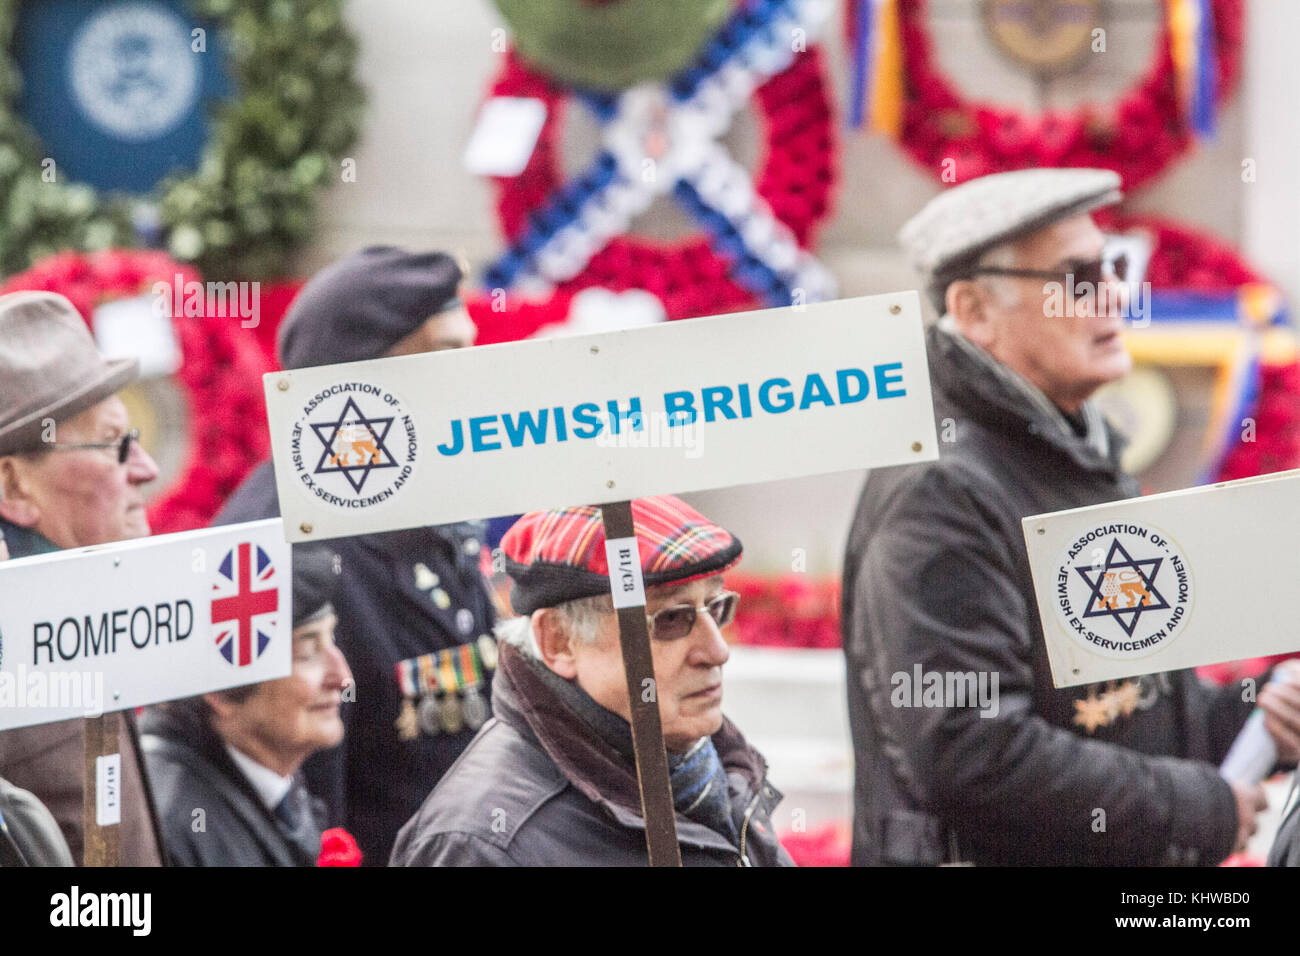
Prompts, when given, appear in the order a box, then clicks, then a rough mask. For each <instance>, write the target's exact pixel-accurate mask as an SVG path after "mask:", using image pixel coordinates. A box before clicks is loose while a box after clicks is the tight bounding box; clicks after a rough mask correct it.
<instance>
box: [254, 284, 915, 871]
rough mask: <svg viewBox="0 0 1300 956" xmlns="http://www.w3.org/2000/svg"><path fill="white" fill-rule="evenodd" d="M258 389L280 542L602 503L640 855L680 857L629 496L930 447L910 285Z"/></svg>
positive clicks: (338, 371) (336, 369) (391, 362)
mask: <svg viewBox="0 0 1300 956" xmlns="http://www.w3.org/2000/svg"><path fill="white" fill-rule="evenodd" d="M264 382H265V386H266V399H267V411H268V415H269V418H270V425H271V449H272V453H273V456H274V460H275V479H276V485H277V488H278V491H279V497H280V512H281V514H282V515H283V516H284V522H285V525H284V530H285V533H286V534H287V535H288V536H289V538H290V540H293V541H302V540H307V539H311V538H332V537H340V536H344V535H355V534H363V533H370V532H378V531H391V530H396V529H399V528H409V527H419V526H422V525H432V524H441V523H446V522H451V521H458V520H463V519H467V518H485V517H491V516H494V515H508V514H517V513H520V512H525V511H536V510H544V509H548V508H565V507H570V506H572V505H575V504H588V505H600V506H601V520H602V523H603V525H604V531H605V536H606V542H607V544H608V545H609V546H610V547H611V548H613V549H614V550H613V551H611V552H610V567H611V568H615V569H617V570H616V572H615V574H614V575H613V577H611V580H610V587H611V592H612V593H613V596H614V604H615V608H616V610H617V613H618V618H619V643H620V646H621V650H622V655H623V670H624V677H625V679H626V681H627V688H628V700H629V702H630V703H631V708H632V714H631V721H630V722H631V725H632V743H633V747H634V749H635V753H636V767H637V780H638V785H639V787H640V794H641V804H642V808H643V810H644V818H645V832H646V847H647V850H648V859H649V863H650V865H651V866H678V865H680V864H681V854H680V848H679V847H678V845H677V831H676V823H675V811H674V808H673V797H672V791H671V788H670V785H669V779H668V762H667V755H666V753H665V750H664V742H663V732H662V726H661V724H660V719H659V705H658V702H657V701H656V699H655V696H654V695H653V694H651V695H649V696H648V697H647V696H646V695H645V694H644V693H643V688H645V687H647V686H652V685H653V683H654V665H653V660H652V655H651V651H650V638H649V634H648V628H647V621H646V616H645V600H646V598H645V589H644V587H643V586H642V583H641V581H640V576H639V571H640V567H639V565H637V563H636V561H635V560H634V559H633V558H632V556H633V555H636V554H637V547H636V538H635V533H636V530H635V527H634V524H633V519H632V507H631V500H632V499H633V498H641V497H648V496H652V495H661V494H676V493H681V492H689V491H698V490H702V489H705V488H719V487H724V486H727V485H739V484H747V483H751V482H759V481H772V480H775V479H778V478H794V477H798V476H800V475H812V474H818V473H821V472H832V471H844V470H848V469H864V468H873V467H877V466H884V465H898V464H903V463H908V462H920V461H927V460H930V459H933V458H935V457H937V454H938V444H937V441H936V435H935V429H934V409H933V407H932V405H931V401H930V380H929V371H928V367H927V364H926V355H925V340H924V335H923V332H922V328H921V314H920V303H919V301H918V298H917V295H916V293H915V292H906V293H899V294H895V295H882V296H873V297H871V298H863V299H847V300H842V301H838V302H828V303H821V304H818V305H808V306H794V307H790V308H784V309H769V310H766V311H762V312H747V313H741V314H738V315H728V316H721V317H718V318H711V319H693V320H690V321H686V322H671V323H667V324H664V325H658V326H651V327H649V328H641V329H633V330H627V331H620V332H608V333H605V334H603V335H587V336H579V337H572V338H553V339H543V340H535V341H529V342H516V343H511V344H508V345H492V346H486V347H483V348H477V349H465V350H460V351H448V352H437V353H432V354H424V355H411V356H401V357H394V358H386V359H378V360H375V361H370V362H354V363H350V364H347V365H334V366H325V367H320V368H305V369H296V370H293V371H287V372H275V373H272V374H270V375H267V376H266V377H265V378H264ZM620 549H621V550H620ZM404 686H412V687H413V686H414V685H413V683H412V684H410V685H404ZM423 716H424V718H425V719H426V720H429V721H431V720H432V719H433V716H434V715H433V714H426V715H423ZM404 717H405V718H406V719H405V726H406V727H407V728H408V732H409V730H410V728H413V727H414V725H415V724H416V723H417V722H418V721H419V720H420V718H421V715H418V714H407V715H404Z"/></svg>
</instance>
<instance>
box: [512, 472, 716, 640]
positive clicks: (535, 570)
mask: <svg viewBox="0 0 1300 956" xmlns="http://www.w3.org/2000/svg"><path fill="white" fill-rule="evenodd" d="M632 526H633V529H634V530H635V532H636V540H637V547H638V549H639V550H640V553H641V575H642V578H643V579H644V581H645V586H646V587H648V588H649V587H655V586H656V585H661V584H681V583H685V582H687V581H692V580H695V579H696V578H703V577H708V576H709V575H713V574H721V573H722V572H724V571H726V570H727V569H728V568H731V567H733V566H734V565H735V564H736V563H737V562H738V561H739V560H740V554H741V551H742V546H741V544H740V540H739V539H738V538H736V536H735V535H733V534H732V533H731V532H730V531H727V530H726V529H725V528H722V527H719V526H718V525H716V524H714V523H713V522H712V521H710V520H709V519H708V518H706V517H704V516H703V515H702V514H700V513H699V512H698V511H696V510H695V509H694V508H692V507H691V506H690V505H688V504H687V503H686V502H684V501H682V500H681V499H680V498H674V497H672V496H671V495H660V496H657V497H653V498H637V499H634V500H633V501H632ZM501 549H502V551H503V552H504V553H505V558H506V571H507V573H509V575H510V577H512V578H513V579H514V586H513V587H512V588H511V591H510V604H511V606H512V607H513V608H514V610H515V613H516V614H531V613H533V611H535V610H537V609H538V608H543V607H554V606H555V605H557V604H563V603H564V602H565V601H574V600H577V599H578V598H585V597H595V596H596V595H598V594H608V593H609V590H610V588H609V563H608V561H607V560H606V558H605V523H604V521H603V519H602V518H601V512H600V508H598V507H595V506H592V505H584V506H582V507H577V508H560V509H555V510H551V511H534V512H532V513H530V514H526V515H524V516H523V517H522V518H520V519H519V520H518V521H516V522H515V523H514V524H513V525H511V527H510V530H509V531H507V532H506V534H505V537H503V538H502V539H501Z"/></svg>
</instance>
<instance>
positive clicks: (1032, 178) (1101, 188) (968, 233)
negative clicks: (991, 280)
mask: <svg viewBox="0 0 1300 956" xmlns="http://www.w3.org/2000/svg"><path fill="white" fill-rule="evenodd" d="M1122 196H1123V194H1122V193H1121V192H1120V178H1119V175H1118V174H1117V173H1114V172H1112V171H1110V170H1109V169H1021V170H1017V171H1015V172H1010V173H994V174H993V175H992V176H981V177H980V178H979V179H972V180H971V181H970V182H968V183H962V184H961V185H960V186H954V187H953V188H952V189H949V190H947V191H946V192H943V193H940V194H939V195H938V196H935V197H934V198H933V199H931V200H930V201H929V202H928V203H926V204H925V207H924V208H923V209H922V210H921V211H920V212H918V213H917V214H916V215H915V216H913V217H912V218H911V219H909V220H908V221H907V222H906V223H905V224H904V225H903V228H902V229H901V230H899V233H898V241H899V242H900V243H901V244H902V246H903V250H904V251H905V252H906V253H907V257H908V260H909V261H910V262H911V264H912V267H913V268H914V269H916V271H917V272H919V273H920V274H921V277H922V279H923V280H924V282H925V284H926V287H927V291H928V293H929V295H930V299H931V301H932V302H934V303H935V306H936V308H938V310H939V311H940V312H942V311H943V295H944V292H945V290H946V289H947V288H948V284H949V283H950V282H952V281H953V280H955V279H958V278H961V277H962V275H963V274H964V272H965V270H966V269H968V268H970V266H972V265H973V264H974V263H975V261H976V260H977V259H978V258H979V257H980V256H981V255H983V254H984V253H985V252H987V251H988V250H990V249H992V248H993V247H994V246H999V245H1001V244H1002V243H1004V242H1009V241H1011V240H1013V239H1018V238H1020V237H1021V236H1027V235H1029V234H1030V233H1032V232H1037V231H1038V230H1039V229H1042V228H1044V227H1045V226H1050V225H1051V224H1052V223H1054V222H1058V221H1060V220H1062V219H1068V218H1070V217H1071V216H1077V215H1080V214H1081V213H1086V212H1090V211H1092V210H1093V209H1098V208H1100V207H1102V206H1109V205H1111V204H1112V203H1116V202H1119V200H1120V199H1121V198H1122Z"/></svg>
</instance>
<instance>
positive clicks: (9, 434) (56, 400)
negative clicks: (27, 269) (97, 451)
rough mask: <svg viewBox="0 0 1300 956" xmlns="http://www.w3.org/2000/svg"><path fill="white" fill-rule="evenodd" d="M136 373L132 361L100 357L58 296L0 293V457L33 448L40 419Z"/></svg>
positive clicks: (68, 410)
mask: <svg viewBox="0 0 1300 956" xmlns="http://www.w3.org/2000/svg"><path fill="white" fill-rule="evenodd" d="M139 374H140V363H139V362H138V361H136V360H135V359H116V360H114V361H111V362H110V361H105V359H104V357H103V356H102V355H100V354H99V349H97V348H96V347H95V340H94V339H93V338H92V337H91V334H90V330H89V329H88V328H86V323H85V322H84V321H83V320H82V318H81V313H79V312H78V311H77V309H76V307H75V306H74V305H73V304H72V303H71V302H69V301H68V300H67V299H65V298H64V297H63V296H61V295H58V294H57V293H54V292H13V293H11V294H9V295H4V296H0V455H12V454H14V453H15V452H23V451H32V450H34V449H36V448H37V447H39V445H40V441H41V431H42V427H43V426H42V423H43V422H44V420H45V419H47V418H50V419H53V420H54V421H56V422H61V421H64V420H66V419H68V418H71V417H72V416H73V415H75V414H76V413H77V412H80V411H82V410H83V409H87V408H90V407H91V406H92V405H96V404H98V403H99V402H101V401H103V400H104V399H106V398H108V396H110V395H112V394H113V393H114V392H116V391H118V390H120V389H121V388H122V387H123V386H125V385H128V384H130V383H131V382H133V381H135V380H136V378H138V377H139Z"/></svg>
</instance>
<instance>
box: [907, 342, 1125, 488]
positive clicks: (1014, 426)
mask: <svg viewBox="0 0 1300 956" xmlns="http://www.w3.org/2000/svg"><path fill="white" fill-rule="evenodd" d="M972 347H977V346H972ZM926 350H927V352H928V354H929V363H930V380H931V382H932V383H933V384H934V386H935V388H936V389H937V390H938V391H940V392H942V393H943V395H945V396H947V397H948V398H949V399H950V400H951V401H952V402H953V403H955V404H956V405H957V406H958V407H959V408H961V409H962V410H963V411H964V412H967V413H969V414H970V415H971V416H973V417H974V418H976V419H977V420H979V421H980V422H981V423H983V424H984V425H985V426H987V427H989V428H991V429H993V430H994V431H997V432H1001V433H1003V434H1005V435H1008V436H1009V437H1012V438H1013V439H1014V440H1016V441H1024V440H1025V436H1026V435H1029V436H1033V437H1036V438H1038V439H1039V440H1041V441H1042V442H1043V443H1044V444H1045V445H1046V446H1048V449H1049V450H1050V451H1052V452H1055V453H1056V454H1059V455H1061V456H1064V457H1066V458H1068V459H1070V460H1071V461H1072V462H1073V463H1074V464H1076V465H1077V466H1079V467H1081V468H1085V469H1088V470H1089V471H1103V472H1108V473H1116V472H1119V471H1120V470H1121V469H1120V464H1119V460H1120V455H1121V453H1122V452H1123V450H1124V447H1125V446H1126V445H1127V443H1128V440H1127V439H1126V438H1125V437H1124V435H1123V434H1122V433H1121V432H1119V431H1117V430H1116V429H1115V428H1114V426H1112V425H1111V424H1110V422H1109V421H1106V420H1105V419H1104V418H1100V416H1099V413H1097V412H1096V411H1095V410H1094V411H1092V413H1091V414H1094V415H1098V418H1099V419H1100V420H1099V424H1098V427H1100V428H1103V429H1105V432H1106V442H1105V444H1106V446H1107V450H1106V454H1104V455H1103V454H1101V453H1100V452H1099V451H1098V449H1097V448H1096V447H1095V446H1094V445H1093V444H1090V443H1089V442H1088V441H1087V440H1086V439H1085V438H1082V437H1080V436H1078V435H1075V434H1072V433H1070V432H1069V431H1068V429H1062V428H1061V427H1060V423H1059V421H1057V420H1055V418H1054V417H1053V416H1052V415H1051V414H1049V413H1047V412H1045V411H1044V410H1043V409H1042V408H1041V407H1039V406H1038V405H1037V404H1035V403H1034V402H1033V401H1031V400H1030V399H1029V398H1028V397H1026V395H1025V394H1024V393H1023V392H1022V391H1020V390H1018V389H1016V388H1014V387H1012V386H1011V385H1009V384H1008V383H1007V382H1006V380H1004V379H1003V378H1001V377H999V376H998V375H996V374H992V373H991V372H990V370H989V368H988V366H987V365H986V364H984V363H982V362H980V361H978V360H977V359H976V358H975V357H973V356H972V355H971V354H969V352H968V350H967V349H965V348H963V347H962V345H961V343H959V342H957V341H956V339H955V338H954V335H952V334H949V333H947V332H944V331H942V330H940V329H939V328H938V326H931V327H930V328H929V330H927V332H926ZM989 361H992V360H991V359H990V360H989Z"/></svg>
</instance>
